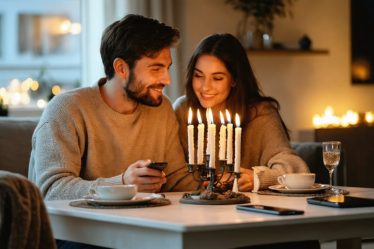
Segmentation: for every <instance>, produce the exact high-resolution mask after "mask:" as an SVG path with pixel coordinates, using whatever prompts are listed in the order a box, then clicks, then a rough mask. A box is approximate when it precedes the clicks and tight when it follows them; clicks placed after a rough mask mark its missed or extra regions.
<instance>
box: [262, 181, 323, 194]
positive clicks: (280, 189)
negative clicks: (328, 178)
mask: <svg viewBox="0 0 374 249" xmlns="http://www.w3.org/2000/svg"><path fill="white" fill-rule="evenodd" d="M328 188H329V185H327V184H318V183H315V184H313V185H312V187H311V188H306V189H288V188H287V187H286V186H284V185H280V184H279V185H273V186H270V187H269V189H271V190H273V191H277V192H281V193H314V192H318V191H322V190H325V189H328Z"/></svg>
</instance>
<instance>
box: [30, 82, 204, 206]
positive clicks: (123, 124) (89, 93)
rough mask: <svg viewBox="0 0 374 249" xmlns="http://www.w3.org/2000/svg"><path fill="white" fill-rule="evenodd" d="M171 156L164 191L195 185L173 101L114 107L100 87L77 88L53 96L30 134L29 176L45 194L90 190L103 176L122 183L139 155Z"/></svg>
mask: <svg viewBox="0 0 374 249" xmlns="http://www.w3.org/2000/svg"><path fill="white" fill-rule="evenodd" d="M141 159H151V160H152V161H167V162H168V166H167V168H166V170H165V173H166V174H167V178H168V179H167V183H166V184H165V185H164V186H163V187H162V191H187V190H193V189H195V188H196V186H197V184H196V182H194V181H193V179H192V177H191V176H190V174H188V173H187V167H186V165H185V162H184V155H183V150H182V147H181V145H180V141H179V138H178V123H177V120H176V117H175V114H174V112H173V109H172V106H171V104H170V101H169V100H168V99H167V98H166V97H164V98H163V102H162V104H161V105H160V106H158V107H149V106H145V105H141V104H139V105H138V107H137V108H136V111H135V112H134V113H132V114H126V115H125V114H120V113H117V112H115V111H114V110H112V109H111V108H110V107H109V106H108V105H107V104H106V103H105V102H104V101H103V99H102V97H101V95H100V92H99V87H98V86H95V87H86V88H80V89H75V90H72V91H69V92H66V93H63V94H60V95H58V96H56V97H54V98H53V99H52V100H51V102H50V103H49V104H48V106H47V108H46V109H45V111H44V112H43V115H42V117H41V119H40V121H39V124H38V126H37V127H36V129H35V132H34V134H33V138H32V152H31V158H30V165H29V178H30V179H31V180H32V181H33V182H35V183H36V185H37V186H38V187H39V188H40V190H41V192H42V194H43V196H44V197H45V199H48V200H50V199H75V198H81V197H83V196H85V195H87V194H88V193H89V191H90V189H91V188H92V187H94V186H95V185H96V184H97V182H98V180H99V179H104V181H108V182H112V183H118V184H120V183H121V174H122V173H123V172H124V171H125V170H126V169H127V167H128V166H129V165H130V164H132V163H134V162H135V161H137V160H141Z"/></svg>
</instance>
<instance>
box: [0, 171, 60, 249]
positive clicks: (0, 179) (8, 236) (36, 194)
mask: <svg viewBox="0 0 374 249" xmlns="http://www.w3.org/2000/svg"><path fill="white" fill-rule="evenodd" d="M0 248H4V249H5V248H7V249H34V248H35V249H36V248H51V249H54V248H56V242H55V239H54V238H53V235H52V230H51V227H50V223H49V218H48V214H47V210H46V208H45V205H44V202H43V198H42V196H41V193H40V191H39V189H38V188H37V187H36V186H35V185H34V184H33V183H32V182H30V181H29V180H28V179H27V178H25V177H24V176H22V175H19V174H14V173H10V172H7V171H1V170H0Z"/></svg>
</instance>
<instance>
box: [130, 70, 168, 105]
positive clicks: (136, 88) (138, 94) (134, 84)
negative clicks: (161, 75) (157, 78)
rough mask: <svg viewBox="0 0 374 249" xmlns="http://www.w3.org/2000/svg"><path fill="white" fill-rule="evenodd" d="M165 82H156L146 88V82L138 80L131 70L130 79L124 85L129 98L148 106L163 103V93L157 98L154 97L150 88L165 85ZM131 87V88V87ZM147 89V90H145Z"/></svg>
mask: <svg viewBox="0 0 374 249" xmlns="http://www.w3.org/2000/svg"><path fill="white" fill-rule="evenodd" d="M164 86H165V84H162V83H160V84H156V85H151V86H148V87H147V88H146V89H145V86H144V84H142V82H141V81H137V80H136V79H135V77H134V73H133V72H130V75H129V80H128V82H127V85H126V86H125V87H124V89H125V91H126V94H127V96H128V97H129V98H131V99H133V100H135V101H136V102H138V103H141V104H143V105H148V106H159V105H161V103H162V94H161V95H160V96H159V97H157V98H156V99H155V98H153V97H152V95H151V94H150V92H149V91H151V90H150V88H158V87H164ZM130 88H131V89H130ZM144 90H145V91H144Z"/></svg>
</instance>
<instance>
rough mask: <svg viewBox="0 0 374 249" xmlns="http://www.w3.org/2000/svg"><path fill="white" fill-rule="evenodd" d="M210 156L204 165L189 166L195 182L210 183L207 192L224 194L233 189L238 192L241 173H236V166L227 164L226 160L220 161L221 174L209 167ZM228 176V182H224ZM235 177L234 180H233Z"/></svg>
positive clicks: (206, 157)
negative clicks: (224, 178) (224, 177)
mask: <svg viewBox="0 0 374 249" xmlns="http://www.w3.org/2000/svg"><path fill="white" fill-rule="evenodd" d="M209 159H210V155H205V163H204V164H187V167H188V172H189V173H191V174H193V178H194V180H195V181H197V182H199V183H200V186H201V185H202V184H203V183H204V182H208V185H207V187H206V190H207V191H211V192H224V191H226V190H229V189H232V191H233V192H238V187H237V181H238V179H239V178H240V173H239V172H234V164H232V163H231V164H227V163H226V162H227V161H226V160H219V166H220V172H217V170H216V168H213V167H209ZM225 173H227V174H228V176H227V177H226V180H222V178H223V176H224V174H225ZM232 176H234V180H232Z"/></svg>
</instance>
